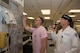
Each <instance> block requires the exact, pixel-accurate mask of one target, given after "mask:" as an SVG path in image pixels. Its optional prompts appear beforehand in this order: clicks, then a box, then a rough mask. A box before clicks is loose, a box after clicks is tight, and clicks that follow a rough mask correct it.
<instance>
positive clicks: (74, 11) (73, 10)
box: [69, 9, 80, 13]
mask: <svg viewBox="0 0 80 53" xmlns="http://www.w3.org/2000/svg"><path fill="white" fill-rule="evenodd" d="M69 12H70V13H80V9H72V10H69Z"/></svg>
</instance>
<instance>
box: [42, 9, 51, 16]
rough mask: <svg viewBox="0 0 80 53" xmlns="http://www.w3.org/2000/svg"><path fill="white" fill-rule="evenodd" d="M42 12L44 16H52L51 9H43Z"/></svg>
mask: <svg viewBox="0 0 80 53" xmlns="http://www.w3.org/2000/svg"><path fill="white" fill-rule="evenodd" d="M41 12H42V14H43V15H50V10H49V9H45V10H44V9H43V10H41Z"/></svg>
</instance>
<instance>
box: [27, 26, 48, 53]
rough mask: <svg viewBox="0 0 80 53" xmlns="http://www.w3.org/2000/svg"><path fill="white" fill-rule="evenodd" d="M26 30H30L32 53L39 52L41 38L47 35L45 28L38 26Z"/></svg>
mask: <svg viewBox="0 0 80 53" xmlns="http://www.w3.org/2000/svg"><path fill="white" fill-rule="evenodd" d="M28 31H30V32H32V43H33V53H40V50H41V45H42V44H41V39H43V38H46V37H47V31H46V29H45V28H44V27H43V26H40V27H38V28H31V29H30V30H28ZM45 53H46V50H45Z"/></svg>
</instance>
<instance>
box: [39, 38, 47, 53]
mask: <svg viewBox="0 0 80 53" xmlns="http://www.w3.org/2000/svg"><path fill="white" fill-rule="evenodd" d="M46 46H47V37H46V38H44V39H42V46H41V50H40V53H45V50H46Z"/></svg>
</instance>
